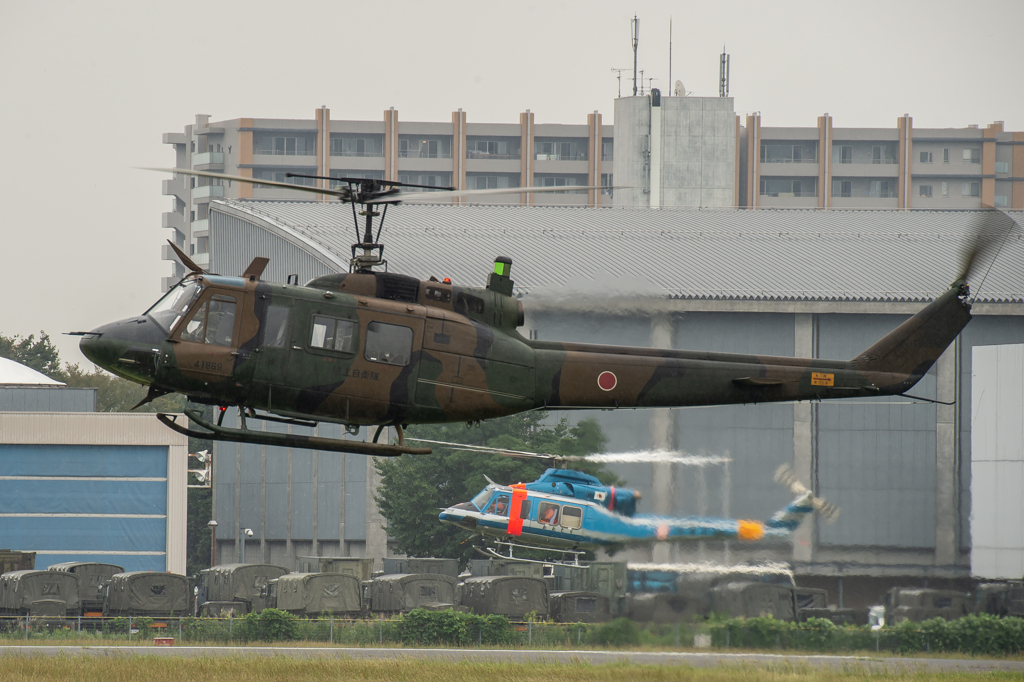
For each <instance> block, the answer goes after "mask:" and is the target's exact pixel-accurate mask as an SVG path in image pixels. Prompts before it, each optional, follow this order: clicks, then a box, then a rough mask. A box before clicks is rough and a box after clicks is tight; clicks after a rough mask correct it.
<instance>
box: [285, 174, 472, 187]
mask: <svg viewBox="0 0 1024 682" xmlns="http://www.w3.org/2000/svg"><path fill="white" fill-rule="evenodd" d="M284 175H285V177H288V178H311V179H313V180H331V181H332V182H351V183H354V184H356V185H361V184H362V183H364V182H373V183H376V184H378V185H387V186H388V187H419V188H420V189H440V190H446V191H447V190H454V189H456V188H455V187H440V186H438V185H416V184H413V183H411V182H398V181H397V180H377V179H376V178H341V177H327V176H325V175H304V174H302V173H285V174H284Z"/></svg>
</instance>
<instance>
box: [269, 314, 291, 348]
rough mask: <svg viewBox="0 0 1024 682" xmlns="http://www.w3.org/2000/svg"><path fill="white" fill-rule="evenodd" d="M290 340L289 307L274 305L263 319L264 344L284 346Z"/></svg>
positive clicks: (275, 346) (276, 346)
mask: <svg viewBox="0 0 1024 682" xmlns="http://www.w3.org/2000/svg"><path fill="white" fill-rule="evenodd" d="M287 341H288V308H286V307H285V306H282V305H272V306H270V307H268V308H267V313H266V317H265V318H264V320H263V345H264V346H270V347H271V348H284V345H285V343H287Z"/></svg>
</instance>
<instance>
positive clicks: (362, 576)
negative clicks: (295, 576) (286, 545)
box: [298, 556, 373, 581]
mask: <svg viewBox="0 0 1024 682" xmlns="http://www.w3.org/2000/svg"><path fill="white" fill-rule="evenodd" d="M298 560H299V571H298V572H299V573H341V574H342V575H350V576H352V577H354V578H355V579H356V580H359V581H363V580H369V579H370V578H372V577H373V559H360V558H355V557H347V556H300V557H298Z"/></svg>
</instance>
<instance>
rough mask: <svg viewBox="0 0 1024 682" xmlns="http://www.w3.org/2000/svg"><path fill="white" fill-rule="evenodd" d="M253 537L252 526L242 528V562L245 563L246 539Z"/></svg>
mask: <svg viewBox="0 0 1024 682" xmlns="http://www.w3.org/2000/svg"><path fill="white" fill-rule="evenodd" d="M251 537H252V528H243V529H242V563H243V564H244V563H245V539H246V538H251Z"/></svg>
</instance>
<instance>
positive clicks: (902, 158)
mask: <svg viewBox="0 0 1024 682" xmlns="http://www.w3.org/2000/svg"><path fill="white" fill-rule="evenodd" d="M896 127H897V128H898V129H899V133H900V146H899V152H898V157H897V158H898V160H899V165H900V176H899V179H898V180H897V181H896V196H897V201H896V205H897V206H899V207H900V208H903V209H906V208H910V206H911V201H910V169H911V168H912V167H913V154H914V118H913V117H912V116H911V115H910V114H905V115H903V116H900V117H899V118H898V119H896Z"/></svg>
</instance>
